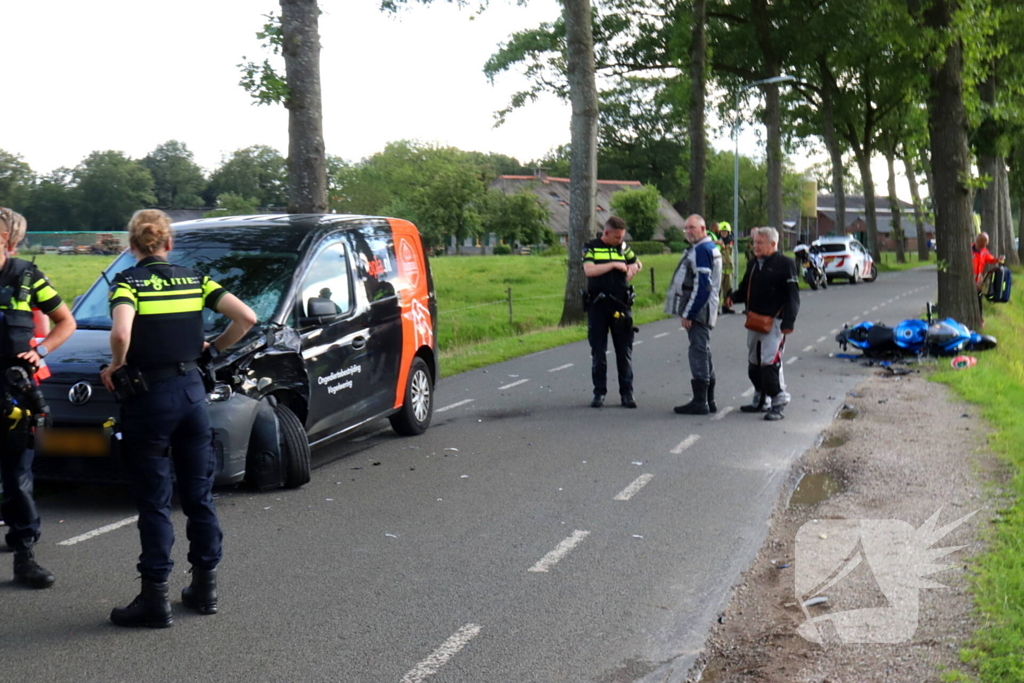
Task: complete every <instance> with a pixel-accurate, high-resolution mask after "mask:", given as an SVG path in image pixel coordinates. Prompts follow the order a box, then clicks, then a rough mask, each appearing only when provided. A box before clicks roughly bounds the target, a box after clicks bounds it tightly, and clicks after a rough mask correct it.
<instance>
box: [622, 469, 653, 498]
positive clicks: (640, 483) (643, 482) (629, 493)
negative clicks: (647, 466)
mask: <svg viewBox="0 0 1024 683" xmlns="http://www.w3.org/2000/svg"><path fill="white" fill-rule="evenodd" d="M651 479H654V475H653V474H641V475H640V476H639V477H637V478H636V481H634V482H633V483H632V484H630V485H629V486H627V487H626V488H624V489H622V490H621V491H619V493H618V495H617V496H615V497H614V498H612V500H629V499H630V498H632V497H633V496H634V495H635V494H636V492H637V491H639V490H640V489H642V488H643V487H645V486H647V482H649V481H650V480H651Z"/></svg>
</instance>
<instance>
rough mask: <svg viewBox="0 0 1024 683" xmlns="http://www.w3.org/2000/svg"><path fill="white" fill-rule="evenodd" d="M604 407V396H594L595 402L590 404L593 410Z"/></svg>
mask: <svg viewBox="0 0 1024 683" xmlns="http://www.w3.org/2000/svg"><path fill="white" fill-rule="evenodd" d="M603 405H604V394H594V400H593V401H591V402H590V407H591V408H600V407H601V406H603Z"/></svg>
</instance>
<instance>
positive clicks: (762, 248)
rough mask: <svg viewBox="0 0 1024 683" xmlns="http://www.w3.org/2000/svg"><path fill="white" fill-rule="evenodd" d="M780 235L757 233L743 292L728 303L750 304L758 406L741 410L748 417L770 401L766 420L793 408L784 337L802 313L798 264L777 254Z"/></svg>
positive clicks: (750, 368)
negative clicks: (784, 360)
mask: <svg viewBox="0 0 1024 683" xmlns="http://www.w3.org/2000/svg"><path fill="white" fill-rule="evenodd" d="M778 245H779V232H778V231H777V230H776V229H775V228H755V229H754V230H753V248H754V254H753V255H754V258H752V259H750V260H749V261H748V262H747V270H746V272H745V274H744V275H743V281H742V282H740V284H739V287H737V289H736V290H735V291H734V292H732V294H731V295H730V296H729V297H727V298H726V300H725V303H726V306H728V307H730V308H731V307H732V304H733V302H736V303H743V304H746V308H747V310H746V316H747V319H746V322H745V323H744V327H746V328H747V362H748V365H747V375H748V377H750V381H751V383H752V384H753V385H754V392H755V393H754V401H753V403H752V404H751V405H747V406H742V407H741V408H740V410H742V411H743V412H745V413H756V412H761V411H762V408H763V406H764V405H765V403H766V402H767V401H771V409H770V410H769V411H768V412H767V414H765V416H764V419H765V420H768V421H776V420H781V419H783V417H784V415H783V409H784V408H785V407H786V405H787V404H788V403H789V398H790V397H789V394H788V393H787V392H786V391H785V386H784V383H783V379H782V351H783V347H784V346H785V344H786V337H787V336H788V335H789V334H791V333H792V332H793V327H794V325H795V323H796V316H797V313H799V311H800V288H799V279H798V277H797V269H796V263H794V262H793V259H791V258H788V257H787V256H785V255H783V254H782V253H781V252H779V251H778Z"/></svg>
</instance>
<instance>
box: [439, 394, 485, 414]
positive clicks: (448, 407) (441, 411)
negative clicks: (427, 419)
mask: <svg viewBox="0 0 1024 683" xmlns="http://www.w3.org/2000/svg"><path fill="white" fill-rule="evenodd" d="M475 400H476V399H475V398H467V399H466V400H465V401H459V402H458V403H453V404H451V405H450V406H445V407H444V408H438V409H437V410H435V411H434V412H435V413H443V412H444V411H446V410H451V409H452V408H458V407H459V406H464V405H466V404H467V403H472V402H473V401H475Z"/></svg>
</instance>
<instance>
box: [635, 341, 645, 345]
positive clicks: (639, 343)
mask: <svg viewBox="0 0 1024 683" xmlns="http://www.w3.org/2000/svg"><path fill="white" fill-rule="evenodd" d="M641 344H643V342H642V341H635V342H633V346H640V345H641Z"/></svg>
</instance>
